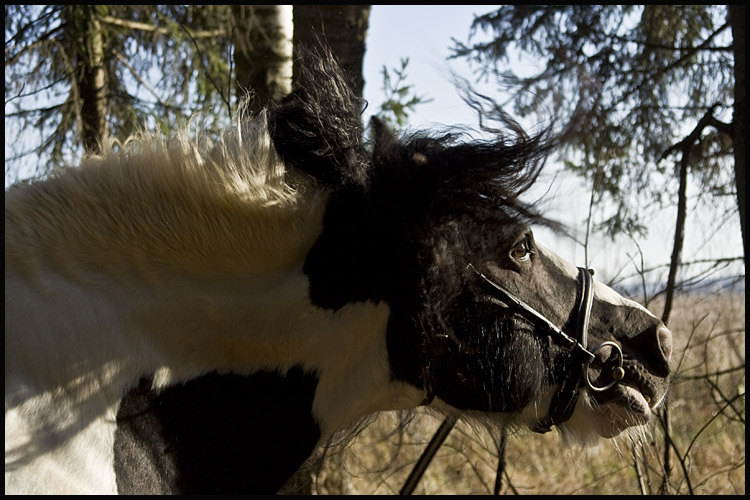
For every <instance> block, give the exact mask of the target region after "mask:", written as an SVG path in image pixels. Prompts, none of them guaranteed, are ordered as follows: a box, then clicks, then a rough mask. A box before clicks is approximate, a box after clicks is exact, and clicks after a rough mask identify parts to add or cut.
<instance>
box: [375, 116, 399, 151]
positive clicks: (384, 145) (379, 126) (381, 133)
mask: <svg viewBox="0 0 750 500" xmlns="http://www.w3.org/2000/svg"><path fill="white" fill-rule="evenodd" d="M370 126H371V127H372V131H373V139H374V144H373V149H372V156H373V160H374V162H375V163H383V162H385V161H387V157H388V152H389V151H391V150H392V146H393V145H394V144H396V143H398V139H396V136H395V135H393V132H391V129H390V128H388V125H386V124H385V123H384V122H383V121H382V120H381V119H380V118H378V117H376V116H373V117H372V118H371V119H370Z"/></svg>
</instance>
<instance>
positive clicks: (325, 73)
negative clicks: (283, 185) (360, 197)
mask: <svg viewBox="0 0 750 500" xmlns="http://www.w3.org/2000/svg"><path fill="white" fill-rule="evenodd" d="M300 52H301V57H300V59H301V62H300V68H301V75H299V78H298V83H296V84H295V86H294V89H293V90H292V92H291V93H290V94H289V95H287V96H286V97H284V98H283V99H282V100H281V101H280V102H279V103H278V104H276V105H274V106H272V107H271V108H270V110H269V114H268V130H269V133H270V135H271V140H272V141H273V143H274V146H275V147H276V151H277V152H278V153H279V155H280V156H281V158H282V159H283V160H284V162H285V163H286V164H287V165H290V166H292V167H294V168H297V169H300V170H302V171H304V172H307V173H308V174H310V175H312V176H313V177H316V178H317V179H319V180H321V181H323V182H325V183H326V184H329V185H331V186H340V185H344V184H352V183H355V184H363V183H364V182H365V177H366V165H367V164H366V161H365V159H364V155H363V153H362V151H363V147H362V123H361V119H360V113H361V110H362V100H361V99H360V98H358V97H357V96H355V95H354V93H353V92H352V90H351V88H350V87H349V85H348V83H347V82H346V78H345V77H344V73H343V71H342V70H341V68H340V66H339V65H338V63H337V62H336V61H335V59H334V58H333V55H332V54H331V52H330V50H329V49H328V48H327V47H325V46H324V45H322V44H318V45H317V46H315V47H313V48H308V49H306V50H305V49H301V50H300Z"/></svg>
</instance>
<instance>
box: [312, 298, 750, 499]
mask: <svg viewBox="0 0 750 500" xmlns="http://www.w3.org/2000/svg"><path fill="white" fill-rule="evenodd" d="M650 308H651V310H652V311H653V312H655V313H656V314H657V315H658V314H660V313H661V308H662V304H660V303H654V304H652V305H651V307H650ZM671 318H672V319H671V320H670V321H669V327H670V328H671V329H672V331H673V333H674V340H675V350H674V355H673V356H674V357H673V367H675V368H676V375H675V378H674V380H673V385H672V389H671V392H670V396H669V398H670V410H669V412H670V422H671V431H670V433H669V435H670V436H671V438H672V442H673V443H674V448H675V449H676V450H677V452H679V456H678V454H677V453H675V452H673V453H672V454H671V461H672V470H671V472H670V473H669V481H668V485H667V486H666V488H667V492H669V493H690V492H691V491H692V492H693V493H696V494H744V493H745V398H744V393H745V369H744V367H745V296H744V293H743V294H729V293H727V294H691V295H684V296H678V297H677V298H676V302H675V306H674V309H673V312H672V316H671ZM398 419H399V416H398V415H396V414H394V413H383V414H381V415H380V416H379V417H378V418H377V419H376V420H375V421H374V423H373V424H372V425H370V426H368V427H367V428H366V429H365V430H364V431H362V432H361V433H360V434H359V435H358V436H357V438H356V439H355V440H354V441H353V442H352V443H351V445H350V446H348V447H346V448H345V449H343V450H333V451H329V452H328V453H326V455H325V458H324V460H323V462H322V468H321V469H320V470H319V471H318V472H317V473H312V474H311V476H312V477H313V480H312V484H311V490H312V493H320V494H353V493H365V494H393V493H398V491H399V489H400V488H401V486H402V485H403V484H404V480H405V479H406V477H407V476H408V474H409V472H410V471H411V468H412V466H413V465H414V463H415V461H416V460H417V458H418V457H419V455H420V454H421V452H422V450H423V449H424V447H425V445H426V444H427V442H428V441H429V440H430V438H431V437H432V434H433V433H434V431H435V430H436V429H437V427H438V426H439V425H440V419H439V418H438V417H435V416H432V415H430V414H428V413H427V412H424V411H420V412H417V413H416V415H415V416H414V418H413V420H411V421H410V422H409V423H408V424H407V425H406V426H405V427H403V428H402V429H400V430H399V426H398ZM664 436H665V432H664V428H663V426H662V425H661V424H660V422H657V421H652V422H651V423H650V424H649V425H648V426H647V432H646V439H645V440H643V441H642V442H639V443H637V444H634V443H632V442H631V441H630V440H628V439H625V438H620V439H616V440H600V441H599V443H598V444H596V445H595V446H592V447H587V448H582V447H581V446H579V445H569V444H567V443H565V442H563V441H564V440H563V438H562V437H561V435H560V433H559V432H551V433H548V434H544V435H540V434H533V433H531V432H519V433H516V434H514V435H510V436H508V440H507V444H506V453H505V458H506V462H507V465H506V471H505V472H506V474H505V476H504V477H503V483H502V489H501V493H502V494H513V493H519V494H546V493H551V494H639V493H642V492H646V493H659V492H660V491H663V489H662V488H664V486H663V485H662V483H663V477H664V470H663V469H664V467H663V463H664V458H663V456H664V446H665V445H664V443H665V439H664ZM498 439H499V437H497V436H491V435H489V433H487V432H486V431H485V430H483V429H476V428H471V427H470V426H469V425H467V424H465V423H463V422H459V423H458V424H457V426H456V428H454V429H453V431H452V432H451V434H450V436H449V437H448V439H447V440H446V442H445V443H444V444H443V446H442V447H441V448H440V450H439V451H438V454H437V456H436V458H435V459H434V460H433V462H432V464H431V465H430V466H429V468H428V469H427V471H426V473H425V476H424V477H423V478H422V480H421V482H420V483H419V486H418V487H417V489H416V490H415V493H428V494H429V493H444V494H450V493H455V494H465V493H468V494H472V493H475V494H487V493H492V491H493V486H494V482H495V471H496V468H497V463H498V454H497V440H498ZM634 456H637V457H638V458H637V459H634Z"/></svg>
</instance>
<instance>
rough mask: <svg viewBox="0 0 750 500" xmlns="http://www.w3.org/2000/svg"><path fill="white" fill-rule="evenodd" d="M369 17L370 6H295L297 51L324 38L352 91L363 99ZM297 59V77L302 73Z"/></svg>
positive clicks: (295, 42) (295, 43)
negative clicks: (363, 66) (347, 78)
mask: <svg viewBox="0 0 750 500" xmlns="http://www.w3.org/2000/svg"><path fill="white" fill-rule="evenodd" d="M369 18H370V6H369V5H295V6H294V47H295V50H297V49H298V48H299V47H302V46H309V45H311V44H313V43H315V41H316V39H317V38H318V37H322V39H323V40H324V41H325V42H326V43H327V44H328V45H329V47H330V48H331V52H332V53H333V55H334V56H336V59H337V60H338V62H339V64H340V65H341V68H342V69H343V70H344V74H345V75H346V76H347V77H349V79H350V81H351V82H352V90H354V93H355V94H356V95H358V96H360V97H361V96H362V90H363V89H364V85H365V80H364V78H363V76H362V61H363V60H364V56H365V36H366V34H367V25H368V23H369ZM297 59H298V58H295V68H294V70H293V73H294V74H295V75H299V74H300V69H299V67H298V66H297V64H298V62H297Z"/></svg>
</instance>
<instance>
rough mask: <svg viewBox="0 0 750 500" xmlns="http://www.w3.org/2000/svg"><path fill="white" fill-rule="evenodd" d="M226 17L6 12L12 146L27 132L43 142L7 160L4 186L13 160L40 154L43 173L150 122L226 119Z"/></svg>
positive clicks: (125, 11)
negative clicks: (223, 108) (156, 75)
mask: <svg viewBox="0 0 750 500" xmlns="http://www.w3.org/2000/svg"><path fill="white" fill-rule="evenodd" d="M228 17H229V14H228V8H227V7H223V6H203V7H200V8H198V7H195V6H166V7H165V6H161V7H159V6H125V5H117V6H102V5H99V6H78V5H76V6H72V5H71V6H38V5H6V6H5V34H6V37H5V42H6V50H5V69H6V73H5V102H6V143H7V142H8V141H10V142H11V144H12V145H16V147H18V145H21V144H26V142H27V141H24V140H22V139H21V134H22V133H23V132H24V131H34V133H35V135H37V136H39V137H40V138H41V139H40V140H38V142H37V144H36V145H34V146H33V147H32V148H30V149H27V150H25V151H18V149H16V151H17V152H16V154H13V155H11V156H10V158H8V157H6V182H7V177H8V174H9V172H8V169H9V166H8V162H10V163H11V166H10V169H11V170H13V164H14V162H16V163H18V161H20V160H23V159H24V158H25V157H36V158H38V162H36V165H35V166H38V171H37V172H36V174H37V175H44V174H46V173H48V172H49V171H50V170H52V168H54V167H59V166H63V165H64V164H65V163H66V161H65V157H66V156H67V157H68V158H75V157H80V156H81V155H82V154H83V153H84V152H96V151H97V150H98V147H99V144H100V143H101V142H102V141H104V140H105V139H106V138H107V137H108V136H112V137H114V138H116V139H118V140H120V141H124V140H126V139H127V138H128V137H129V136H131V135H132V134H133V132H135V130H136V129H137V128H138V127H139V126H143V125H145V124H147V123H150V124H151V126H153V125H154V124H155V125H156V126H157V127H161V128H163V129H167V128H169V127H172V126H174V125H175V124H176V123H180V122H185V121H187V118H188V117H190V116H192V115H194V114H196V113H199V112H204V113H205V115H206V116H211V117H217V116H221V115H220V114H218V113H217V110H218V108H219V107H220V106H222V105H223V104H224V103H228V96H229V81H228V80H227V79H226V78H225V77H223V75H226V74H228V71H226V70H227V65H226V62H225V61H226V57H225V56H224V57H223V58H222V54H226V53H228V50H227V49H228V47H229V45H228V43H227V37H226V36H224V35H226V33H227V29H226V27H225V26H226V22H225V21H226V19H227V18H228ZM188 26H190V27H188ZM156 71H159V72H160V73H161V75H160V77H159V78H157V79H154V78H153V77H151V76H150V75H152V74H153V73H154V72H156ZM222 78H224V79H223V80H222ZM9 119H10V120H15V124H14V126H12V127H10V129H12V131H11V132H10V134H11V135H10V136H9V135H8V134H9V127H8V120H9ZM220 120H221V119H220V118H218V119H215V120H214V121H213V122H209V125H214V126H215V127H216V128H217V129H218V128H219V127H220V126H221V123H220ZM14 131H15V132H17V135H16V137H15V138H13V135H12V134H13V132H14ZM10 175H11V177H12V176H13V173H12V172H11V173H10Z"/></svg>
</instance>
